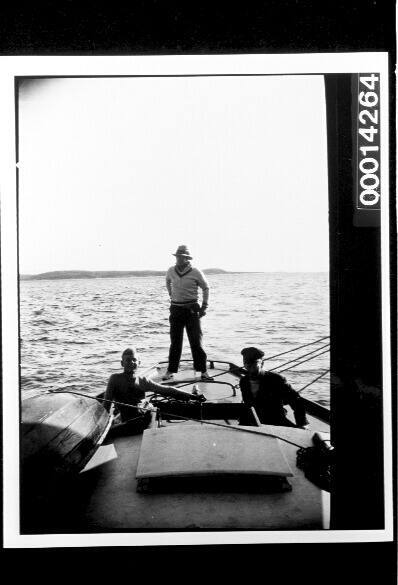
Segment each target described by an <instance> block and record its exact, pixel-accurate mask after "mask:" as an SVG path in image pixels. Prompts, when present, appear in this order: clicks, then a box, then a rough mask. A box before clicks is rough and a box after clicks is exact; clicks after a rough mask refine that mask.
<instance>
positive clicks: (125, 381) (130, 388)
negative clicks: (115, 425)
mask: <svg viewBox="0 0 398 585" xmlns="http://www.w3.org/2000/svg"><path fill="white" fill-rule="evenodd" d="M139 363H140V362H139V357H138V352H137V350H136V349H135V348H130V347H129V348H127V349H125V350H124V352H123V353H122V361H121V365H122V367H123V370H124V371H123V372H122V373H120V374H112V375H111V377H110V378H109V381H108V386H107V388H106V392H105V400H106V401H107V402H105V403H104V405H105V408H106V409H107V410H109V409H110V407H111V403H112V402H114V403H115V406H116V410H117V411H118V412H119V413H120V419H121V422H122V424H123V426H124V427H125V428H126V431H128V432H142V431H143V430H144V429H145V427H146V426H147V425H148V424H149V422H150V420H151V412H150V410H149V409H148V410H145V409H140V408H139V406H138V407H137V405H139V403H142V401H143V400H144V399H145V393H146V392H152V393H154V394H162V395H163V396H170V397H171V398H176V399H178V400H184V401H188V400H201V401H203V400H205V398H204V396H202V395H199V396H197V395H194V394H191V393H190V392H185V391H184V390H178V389H177V388H172V387H171V386H163V385H161V384H157V383H156V382H153V381H152V380H149V379H148V378H145V377H142V376H137V375H136V374H135V372H136V370H137V367H138V365H139ZM125 423H127V424H125Z"/></svg>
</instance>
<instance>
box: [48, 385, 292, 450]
mask: <svg viewBox="0 0 398 585" xmlns="http://www.w3.org/2000/svg"><path fill="white" fill-rule="evenodd" d="M47 392H49V393H50V394H61V393H65V394H75V395H76V396H82V397H83V398H91V399H92V400H98V401H100V402H110V403H111V404H117V405H120V406H128V407H130V408H135V409H136V410H146V411H148V410H151V411H152V410H153V409H152V408H146V407H141V406H135V405H133V404H126V403H125V402H119V401H117V400H108V399H106V398H99V397H97V396H90V395H89V394H83V393H82V392H74V391H69V390H47ZM162 416H170V417H171V418H179V419H181V420H185V421H191V422H197V423H200V424H206V425H213V426H216V427H222V428H223V429H231V430H235V431H240V432H242V433H252V434H255V435H262V436H263V437H264V436H265V437H274V438H275V439H280V440H281V441H285V442H286V443H289V444H290V445H294V446H295V447H299V448H301V447H302V445H298V444H297V443H293V441H289V440H288V439H285V438H284V437H279V436H278V435H274V434H273V433H265V432H261V431H256V430H254V429H247V428H243V427H238V426H233V425H223V424H221V423H216V422H213V421H209V420H198V419H196V418H188V417H186V416H182V415H178V414H171V413H169V412H162Z"/></svg>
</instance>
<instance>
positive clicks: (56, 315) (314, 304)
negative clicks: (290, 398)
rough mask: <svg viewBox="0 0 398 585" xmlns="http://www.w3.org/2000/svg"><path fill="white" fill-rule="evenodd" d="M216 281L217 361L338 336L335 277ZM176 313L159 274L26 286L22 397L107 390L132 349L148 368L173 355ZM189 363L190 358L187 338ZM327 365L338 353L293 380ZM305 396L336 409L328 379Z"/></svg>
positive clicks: (212, 347) (208, 319) (212, 319)
mask: <svg viewBox="0 0 398 585" xmlns="http://www.w3.org/2000/svg"><path fill="white" fill-rule="evenodd" d="M208 280H209V283H210V303H209V309H208V312H207V315H206V316H205V317H204V318H203V319H202V327H203V332H204V346H205V349H206V352H207V354H208V356H209V357H212V358H213V359H220V360H227V361H228V360H230V361H233V362H235V363H238V364H239V365H241V356H240V350H241V349H242V347H244V346H248V345H255V346H259V347H261V348H262V349H263V350H264V351H265V352H266V356H267V355H268V356H272V355H274V354H277V353H280V352H283V351H286V350H288V349H292V348H295V347H297V346H300V345H304V344H305V343H310V342H312V341H315V340H317V339H319V338H322V337H325V336H327V335H329V304H328V301H329V291H328V275H327V274H326V273H252V274H250V273H249V274H222V275H209V276H208ZM168 315H169V302H168V295H167V292H166V288H165V285H164V278H163V277H159V276H154V277H144V278H143V277H141V278H140V277H131V278H98V279H85V280H47V281H44V280H42V281H22V282H21V288H20V319H21V387H22V391H26V390H33V389H35V390H37V389H43V390H47V389H61V388H62V389H65V388H69V389H71V390H72V389H74V390H77V389H78V390H80V391H85V392H88V391H90V390H92V391H96V392H97V391H98V389H103V388H105V385H106V382H107V379H108V377H109V375H110V374H111V373H113V372H116V371H119V368H120V353H121V351H122V350H123V349H124V348H126V347H127V346H131V345H135V346H136V347H137V348H138V350H140V352H141V366H142V369H145V368H147V367H149V366H151V365H152V364H153V363H154V362H156V361H158V360H164V359H167V355H168V348H169V322H168ZM326 341H327V340H326ZM324 343H325V342H323V343H322V344H321V345H323V344H324ZM314 347H315V346H314ZM311 349H313V348H312V347H309V348H305V349H303V350H301V351H300V352H299V354H303V353H306V352H308V351H310V350H311ZM293 355H296V354H293ZM183 357H188V358H189V357H190V351H189V345H188V341H187V338H186V337H185V338H184V350H183ZM289 359H291V356H290V354H287V355H285V356H281V357H280V358H279V360H271V361H269V362H267V367H269V368H272V367H275V366H277V365H279V364H282V363H284V362H286V361H288V360H289ZM327 369H329V354H328V353H326V354H324V355H322V356H320V357H319V358H316V359H314V360H312V361H309V362H306V363H304V364H302V365H300V366H298V368H297V369H295V370H289V371H287V372H284V374H283V375H284V376H286V378H287V379H288V381H289V382H290V383H291V384H292V385H293V387H294V388H296V389H300V388H302V387H303V386H305V385H306V384H307V383H308V382H310V381H311V380H312V379H314V378H315V377H317V376H319V375H320V374H321V373H322V372H324V371H325V370H327ZM303 395H304V396H307V397H308V398H312V399H314V400H318V401H319V402H321V403H323V404H329V378H328V376H325V377H324V378H321V379H320V380H319V381H318V382H316V384H314V385H313V386H310V387H309V388H308V389H306V390H305V391H304V393H303Z"/></svg>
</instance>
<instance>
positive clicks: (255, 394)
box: [240, 347, 308, 428]
mask: <svg viewBox="0 0 398 585" xmlns="http://www.w3.org/2000/svg"><path fill="white" fill-rule="evenodd" d="M241 354H242V356H243V366H244V368H245V370H246V372H247V374H246V375H244V376H243V377H242V378H241V380H240V389H241V392H242V398H243V402H244V404H245V406H247V409H245V410H244V413H243V415H242V417H241V420H240V424H241V425H250V424H252V423H251V421H252V418H253V417H252V415H251V413H250V407H252V406H254V408H255V411H256V413H257V416H258V418H259V419H260V422H261V423H263V424H268V425H279V426H287V427H294V426H297V427H301V428H305V427H306V426H307V425H308V421H307V417H306V415H305V406H304V400H303V399H302V398H301V396H300V394H299V393H298V392H296V391H295V390H293V388H292V387H291V386H290V384H288V383H287V381H286V380H285V378H284V377H283V376H281V375H280V374H276V373H275V372H267V371H266V370H264V369H263V357H264V352H263V351H261V349H257V348H256V347H246V348H244V349H242V351H241ZM284 404H288V405H289V406H290V407H291V408H292V409H293V413H294V418H295V421H296V424H294V423H293V422H291V421H290V420H289V419H288V418H287V417H286V410H285V408H284V407H283V406H284Z"/></svg>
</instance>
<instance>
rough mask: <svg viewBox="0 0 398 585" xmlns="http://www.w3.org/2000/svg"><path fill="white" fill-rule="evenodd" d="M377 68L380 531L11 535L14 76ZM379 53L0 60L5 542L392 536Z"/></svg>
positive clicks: (385, 75)
mask: <svg viewBox="0 0 398 585" xmlns="http://www.w3.org/2000/svg"><path fill="white" fill-rule="evenodd" d="M361 71H372V72H374V73H379V74H380V107H381V109H382V112H383V115H382V117H381V155H382V156H381V184H382V186H383V187H382V192H383V197H382V205H381V253H382V333H383V389H384V390H383V421H384V425H383V432H384V489H385V492H384V496H385V528H384V529H383V530H359V531H357V530H323V531H299V532H297V531H283V532H282V531H272V532H270V531H245V532H242V531H236V532H235V531H234V532H204V531H203V532H194V533H190V532H167V533H150V534H146V533H128V534H127V533H109V534H52V535H21V534H20V531H19V493H18V486H19V465H18V453H19V447H18V445H19V431H18V424H17V421H18V419H19V339H18V338H19V307H18V296H19V294H18V293H19V288H18V287H19V285H18V278H19V274H18V256H17V242H18V233H17V227H18V222H17V217H18V208H17V191H16V168H15V160H16V158H15V152H16V151H15V148H16V136H15V132H16V129H15V108H16V96H15V78H16V77H35V76H40V77H41V76H43V77H53V76H54V77H63V76H72V77H76V76H83V77H92V76H104V77H108V76H143V75H145V76H159V75H162V76H180V75H275V74H280V75H295V74H296V75H297V74H319V75H322V74H327V73H336V74H342V73H359V72H361ZM388 120H389V68H388V53H386V52H363V53H338V54H332V53H311V54H295V55H292V54H280V55H267V54H253V55H200V56H199V55H179V56H142V57H136V56H128V57H115V56H111V57H96V56H92V57H59V56H57V57H55V56H54V57H11V56H10V57H0V128H1V133H0V134H1V135H0V165H1V166H0V198H1V287H2V289H1V292H2V347H3V397H2V398H3V446H4V447H3V451H4V467H3V469H4V477H3V488H4V489H3V503H4V508H3V509H4V519H3V529H4V547H5V548H53V547H54V548H57V547H99V546H100V547H103V546H149V545H150V546H154V545H164V546H168V545H188V544H191V545H197V544H237V543H239V544H253V543H296V542H300V543H327V542H336V543H338V542H386V541H392V540H393V489H392V479H393V477H392V476H393V468H392V455H393V454H392V443H391V437H392V428H391V427H392V424H391V419H392V416H391V375H390V373H391V355H390V331H391V329H390V324H391V315H390V281H389V275H390V258H389V245H390V239H389V200H388V196H387V194H388V193H389V125H388Z"/></svg>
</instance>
